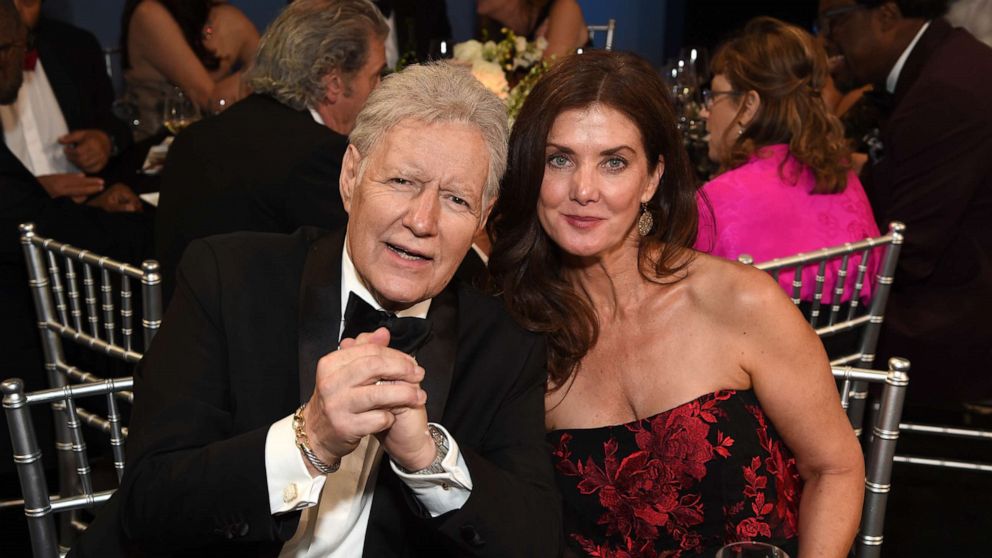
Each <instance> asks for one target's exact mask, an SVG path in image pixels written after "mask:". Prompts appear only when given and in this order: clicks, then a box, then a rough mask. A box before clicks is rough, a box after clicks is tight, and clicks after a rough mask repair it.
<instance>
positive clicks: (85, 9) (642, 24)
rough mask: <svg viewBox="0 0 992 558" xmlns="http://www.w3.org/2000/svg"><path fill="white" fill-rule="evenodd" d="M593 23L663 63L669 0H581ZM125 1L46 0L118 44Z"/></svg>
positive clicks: (260, 12)
mask: <svg viewBox="0 0 992 558" xmlns="http://www.w3.org/2000/svg"><path fill="white" fill-rule="evenodd" d="M230 3H231V4H233V5H235V6H237V7H239V8H241V9H242V10H243V11H244V12H245V13H246V14H247V15H248V17H249V18H251V20H252V21H254V22H255V25H256V26H257V27H258V29H259V31H261V30H264V29H265V26H266V25H268V23H269V22H270V21H272V19H273V18H274V17H275V16H276V14H278V13H279V10H281V9H282V8H283V6H285V5H286V2H285V0H230ZM579 4H580V5H581V6H582V10H583V12H584V13H585V17H586V21H587V22H588V23H591V24H592V23H597V24H598V23H606V20H608V19H609V18H611V17H612V18H614V19H616V20H617V30H616V35H615V40H614V42H615V48H617V49H618V50H628V51H632V52H637V53H638V54H641V55H642V56H644V57H646V58H647V59H648V60H650V61H651V62H652V63H654V64H655V65H659V66H660V65H661V63H662V61H663V59H664V50H665V10H666V6H667V4H668V0H579ZM123 5H124V0H45V4H44V10H45V13H47V14H49V15H51V16H53V17H56V18H58V19H62V20H64V21H68V22H71V23H74V24H75V25H78V26H80V27H83V28H86V29H89V30H90V31H92V32H93V33H94V34H95V35H96V36H97V37H98V38H99V39H100V42H101V43H102V44H103V45H104V46H105V47H112V46H116V45H117V39H118V36H119V35H120V19H121V8H122V7H123ZM448 14H449V17H450V19H451V26H452V34H453V35H454V37H453V38H454V39H455V40H456V41H462V40H465V39H468V38H470V37H471V35H472V31H473V29H474V19H475V2H474V0H448Z"/></svg>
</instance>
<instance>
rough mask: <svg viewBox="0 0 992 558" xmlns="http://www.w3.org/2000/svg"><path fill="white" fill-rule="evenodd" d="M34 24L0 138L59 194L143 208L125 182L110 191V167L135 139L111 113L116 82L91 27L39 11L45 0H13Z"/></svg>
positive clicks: (1, 110)
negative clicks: (20, 80) (107, 181)
mask: <svg viewBox="0 0 992 558" xmlns="http://www.w3.org/2000/svg"><path fill="white" fill-rule="evenodd" d="M14 5H15V6H16V7H17V10H18V12H19V14H20V17H21V21H22V22H23V23H24V25H25V26H26V27H27V29H28V36H27V53H26V55H25V58H24V78H23V85H21V87H20V89H19V90H18V92H17V97H16V99H15V100H14V102H13V103H11V104H9V105H7V106H3V107H0V121H2V122H3V138H2V141H3V142H4V143H5V144H6V145H7V148H8V149H10V151H11V153H13V154H14V156H16V157H17V159H18V160H19V161H20V163H21V164H22V165H23V166H24V167H25V168H27V170H28V171H30V172H31V174H33V175H34V176H35V178H37V180H38V182H39V183H40V184H41V185H42V187H44V189H45V191H46V192H48V194H49V195H50V196H51V197H53V198H57V197H69V198H72V199H73V201H76V202H77V203H82V202H84V201H86V200H87V199H90V198H92V199H90V203H91V204H92V205H96V206H99V207H101V208H102V209H106V210H108V211H137V210H140V209H141V203H140V201H139V200H138V198H137V196H136V195H135V194H134V192H132V191H131V189H130V188H128V187H127V186H125V185H123V184H114V185H113V186H112V187H111V188H109V189H108V191H107V192H106V194H105V195H101V196H97V194H100V193H101V192H103V191H104V177H103V176H101V175H103V174H104V171H105V170H106V169H107V167H108V164H109V163H110V162H111V159H112V158H113V157H115V156H116V155H117V154H118V153H120V151H121V150H122V149H123V148H126V147H127V146H128V145H129V144H130V141H131V138H130V131H129V130H128V128H127V125H126V124H125V123H124V122H122V121H120V120H118V119H117V118H116V117H115V116H114V115H113V113H112V111H111V107H112V105H113V102H114V92H113V87H112V86H111V84H110V79H109V77H108V76H107V72H106V67H105V65H104V60H103V53H102V51H101V49H100V45H99V43H98V42H97V41H96V38H95V37H93V35H92V34H91V33H89V32H88V31H84V30H82V29H80V28H78V27H75V26H72V25H69V24H66V23H62V22H61V21H58V20H54V19H51V18H47V17H41V0H15V2H14Z"/></svg>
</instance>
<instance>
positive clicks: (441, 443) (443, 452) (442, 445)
mask: <svg viewBox="0 0 992 558" xmlns="http://www.w3.org/2000/svg"><path fill="white" fill-rule="evenodd" d="M427 432H429V433H430V435H431V438H432V439H433V440H434V447H435V448H437V455H435V456H434V461H431V464H430V465H428V466H426V467H424V468H423V469H418V470H416V471H407V473H409V474H411V475H436V474H438V473H443V472H444V466H443V465H441V462H442V461H444V458H445V456H447V455H448V437H447V436H445V435H444V432H443V431H442V430H441V429H440V428H438V427H437V426H434V425H433V424H428V425H427ZM405 470H406V469H404V471H405Z"/></svg>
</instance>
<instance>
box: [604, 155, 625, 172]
mask: <svg viewBox="0 0 992 558" xmlns="http://www.w3.org/2000/svg"><path fill="white" fill-rule="evenodd" d="M605 165H606V168H607V169H609V170H621V169H623V168H625V167H626V166H627V161H625V160H624V159H622V158H620V157H611V158H609V159H607V160H606V163H605Z"/></svg>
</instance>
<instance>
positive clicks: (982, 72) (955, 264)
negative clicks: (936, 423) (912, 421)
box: [865, 19, 992, 403]
mask: <svg viewBox="0 0 992 558" xmlns="http://www.w3.org/2000/svg"><path fill="white" fill-rule="evenodd" d="M894 103H895V104H894V106H893V111H892V113H891V115H890V117H889V118H888V120H887V122H886V124H885V125H884V126H883V128H882V142H883V144H884V157H883V158H882V159H881V160H880V161H879V162H878V163H877V164H876V165H874V166H873V167H871V168H869V169H867V170H866V177H865V178H866V180H865V186H866V188H865V190H866V192H867V193H868V197H869V198H870V200H871V203H872V209H873V210H874V212H875V216H876V218H877V219H878V223H879V227H880V228H881V229H882V230H885V227H886V224H887V223H888V222H889V221H891V220H899V221H902V222H904V223H905V224H906V227H907V229H906V244H905V245H904V246H903V248H902V253H901V255H900V259H899V267H898V269H897V271H896V276H895V283H894V286H893V291H892V295H891V297H890V299H889V305H888V309H887V311H886V315H885V323H884V325H883V331H882V337H881V340H880V345H879V351H878V353H879V355H878V357H877V358H876V363H879V365H880V366H884V363H885V362H886V360H885V359H887V358H888V357H889V356H904V357H907V358H909V359H910V361H911V362H912V365H913V368H912V374H911V376H910V377H911V379H912V381H911V382H910V386H909V398H910V399H911V400H913V401H915V402H919V403H938V402H942V403H946V402H953V401H975V400H979V399H982V398H986V399H987V398H992V368H990V363H992V320H990V319H989V317H990V316H992V49H990V48H989V47H988V46H986V45H984V44H982V43H981V42H979V41H978V40H976V39H975V38H974V37H972V36H971V35H970V34H968V33H967V32H966V31H964V30H959V29H952V28H951V27H950V25H949V24H948V23H947V22H946V21H944V20H943V19H937V20H934V21H933V22H931V24H930V27H929V28H928V29H927V31H926V32H925V33H924V34H923V36H922V37H921V38H920V41H919V42H918V43H917V44H916V47H915V48H914V49H913V51H912V53H911V54H910V56H909V58H908V59H907V61H906V64H905V66H904V67H903V70H902V73H901V74H900V76H899V81H898V84H897V86H896V91H895V98H894Z"/></svg>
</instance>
